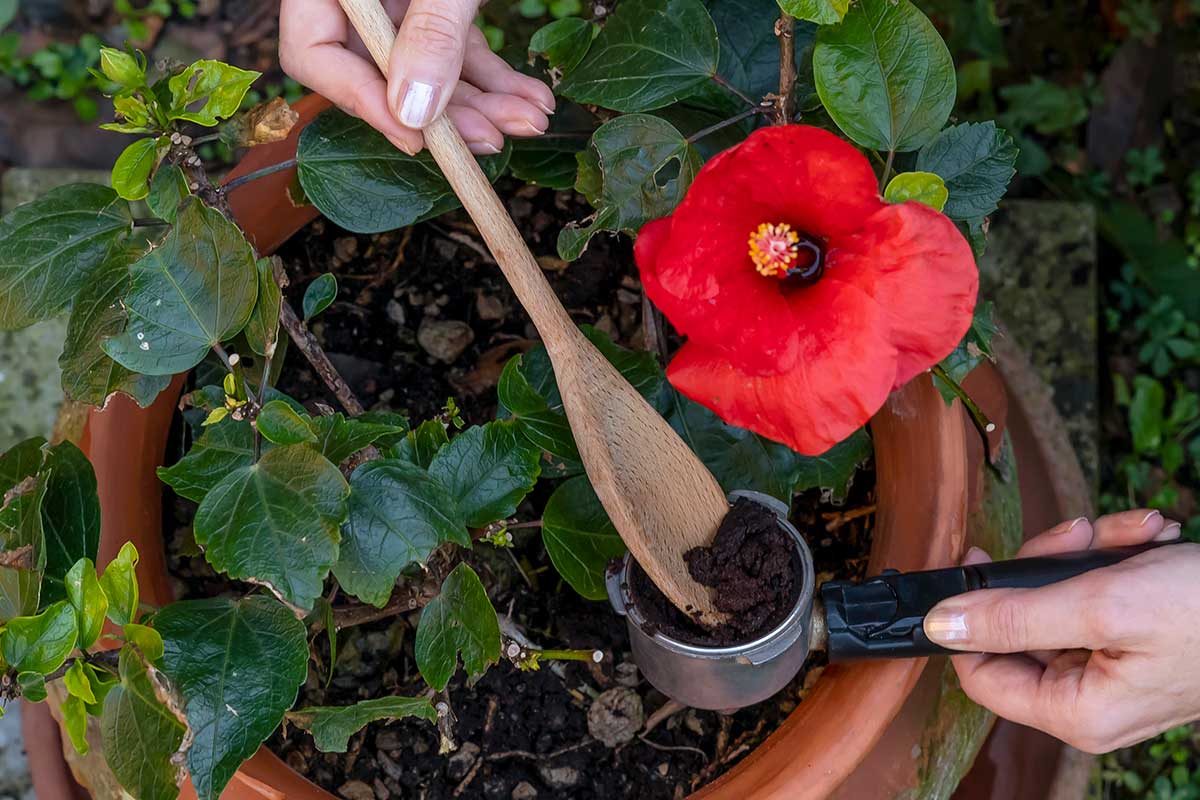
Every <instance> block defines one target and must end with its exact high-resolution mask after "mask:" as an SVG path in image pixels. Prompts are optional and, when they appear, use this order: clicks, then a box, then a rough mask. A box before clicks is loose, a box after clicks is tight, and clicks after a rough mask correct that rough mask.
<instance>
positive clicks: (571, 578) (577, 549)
mask: <svg viewBox="0 0 1200 800" xmlns="http://www.w3.org/2000/svg"><path fill="white" fill-rule="evenodd" d="M542 542H543V543H544V544H545V545H546V553H547V554H549V556H550V561H551V562H553V564H554V568H555V569H556V570H558V574H559V575H562V576H563V579H564V580H566V582H567V583H569V584H571V588H573V589H574V590H575V591H577V592H579V594H581V595H583V596H584V597H586V598H588V599H589V600H603V599H605V597H607V593H606V591H605V588H604V570H605V568H606V567H607V566H608V562H609V561H611V560H612V559H614V558H618V557H619V556H621V555H623V554H624V553H625V543H624V542H623V541H621V537H620V535H618V534H617V529H616V528H614V527H613V524H612V522H611V521H610V520H609V518H608V514H606V513H605V512H604V506H602V505H600V500H599V498H597V497H596V492H595V490H594V489H592V485H591V483H589V482H588V479H587V478H586V477H585V476H582V475H580V476H578V477H575V478H571V479H570V480H568V481H566V482H564V483H563V484H562V485H560V486H559V487H558V488H557V489H555V490H554V494H552V495H550V500H549V501H548V502H547V503H546V510H545V511H543V512H542Z"/></svg>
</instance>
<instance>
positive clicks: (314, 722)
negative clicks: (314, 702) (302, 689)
mask: <svg viewBox="0 0 1200 800" xmlns="http://www.w3.org/2000/svg"><path fill="white" fill-rule="evenodd" d="M405 717H419V718H421V719H423V720H425V721H426V722H436V721H437V712H436V711H434V710H433V704H432V703H430V702H429V700H428V699H427V698H424V697H379V698H376V699H374V700H361V701H359V702H357V703H355V704H354V705H352V706H310V707H309V708H301V709H299V710H298V711H293V712H292V713H290V714H288V719H289V720H291V721H292V722H294V723H295V724H296V725H297V726H299V727H301V728H304V729H306V730H308V731H311V732H312V737H313V743H314V744H316V746H317V749H318V750H320V751H321V752H322V753H344V752H346V748H347V747H348V746H349V744H350V737H351V736H353V735H354V734H355V733H357V732H358V731H360V730H362V729H363V728H365V727H366V726H367V725H368V724H370V723H372V722H377V721H379V720H381V719H404V718H405Z"/></svg>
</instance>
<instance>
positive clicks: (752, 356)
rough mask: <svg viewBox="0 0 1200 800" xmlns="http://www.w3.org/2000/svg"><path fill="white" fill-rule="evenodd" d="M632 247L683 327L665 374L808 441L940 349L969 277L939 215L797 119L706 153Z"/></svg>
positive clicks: (966, 253)
mask: <svg viewBox="0 0 1200 800" xmlns="http://www.w3.org/2000/svg"><path fill="white" fill-rule="evenodd" d="M634 253H635V256H636V258H637V263H638V268H639V270H640V271H641V275H642V283H643V285H644V286H645V289H646V293H647V294H648V295H649V296H650V299H651V300H653V301H654V302H655V304H657V305H658V307H659V308H660V309H662V311H663V313H664V314H666V316H667V318H668V319H670V320H671V322H672V323H673V324H674V325H675V327H676V328H677V329H678V330H679V332H680V333H682V334H684V335H685V336H687V343H686V344H684V346H683V348H682V349H681V350H680V351H679V353H678V355H676V356H675V358H674V359H673V360H672V361H671V364H670V366H669V367H668V369H667V376H668V378H669V379H670V381H671V383H672V384H673V385H674V386H675V388H677V389H678V390H679V391H680V392H682V393H683V394H685V395H687V396H688V397H690V398H692V399H693V400H695V401H696V402H698V403H701V404H702V405H705V406H707V407H708V408H710V409H712V410H713V411H714V412H716V413H717V414H719V415H720V416H721V417H722V418H723V419H724V420H726V421H727V422H729V423H731V424H733V425H737V426H739V427H742V428H747V429H749V430H752V431H755V432H756V433H760V434H762V435H763V436H766V437H767V438H769V439H774V440H776V441H779V442H784V443H785V444H787V445H789V446H791V447H792V448H794V449H795V450H797V451H799V452H801V453H805V454H808V455H816V454H819V453H823V452H825V451H826V450H828V449H829V448H830V447H832V446H833V445H834V444H836V443H838V442H840V441H842V440H843V439H844V438H846V437H847V436H849V435H850V434H851V433H853V432H854V431H855V430H856V429H857V428H859V427H861V426H862V425H863V424H864V423H865V422H866V421H867V420H868V419H870V417H871V415H872V414H874V413H875V412H876V411H877V410H879V408H880V406H882V405H883V403H884V401H885V400H886V399H887V396H888V394H889V393H890V392H891V391H892V390H893V389H895V388H898V387H900V386H902V385H904V384H905V383H906V382H907V381H908V380H909V379H910V378H912V377H913V376H915V375H918V374H920V373H921V372H923V371H925V370H927V369H928V368H929V367H931V366H933V365H934V364H936V363H937V362H938V361H940V360H941V359H943V358H945V357H946V356H947V355H948V354H949V353H950V352H951V351H952V350H953V349H954V347H955V346H956V345H957V344H958V342H959V341H960V340H961V339H962V337H963V335H964V334H965V333H966V332H967V329H968V328H969V327H970V324H971V315H972V312H973V310H974V307H975V294H976V290H977V289H978V285H979V274H978V270H977V269H976V267H975V260H974V258H973V257H972V254H971V248H970V246H969V245H968V244H967V242H966V240H965V239H963V237H962V235H961V234H960V233H959V232H958V230H957V229H956V228H955V227H954V224H953V223H952V222H951V221H950V220H949V219H947V218H946V217H945V216H943V215H942V214H940V213H938V212H937V211H935V210H933V209H932V208H929V207H928V206H925V205H922V204H920V203H916V202H911V201H910V202H907V203H901V204H898V205H893V204H889V203H885V202H884V201H883V200H882V199H881V198H880V196H879V190H878V184H877V182H876V178H875V175H874V173H873V172H872V170H871V165H870V164H869V163H868V162H867V159H866V158H865V157H864V156H863V155H862V154H861V153H859V152H858V151H857V150H855V149H854V147H853V146H851V145H850V144H848V143H847V142H845V141H843V140H841V139H839V138H838V137H836V136H834V135H833V134H831V133H829V132H827V131H823V130H821V129H819V128H813V127H809V126H807V125H788V126H780V127H771V128H763V129H760V130H758V131H755V132H754V133H753V134H751V135H750V136H749V137H748V138H747V139H746V140H745V141H744V142H742V143H741V144H739V145H737V146H735V147H732V148H730V149H729V150H726V151H725V152H723V153H721V154H720V155H718V156H717V157H715V158H713V159H712V160H711V161H709V162H708V163H707V164H706V165H705V166H704V168H703V169H701V170H700V172H699V174H698V175H697V176H696V179H695V181H694V182H693V183H692V185H691V188H690V189H689V190H688V193H687V196H686V197H685V198H684V200H683V202H682V203H680V204H679V207H678V208H677V209H676V210H675V213H674V214H672V215H671V216H669V217H665V218H663V219H659V220H655V221H653V222H650V223H647V224H646V225H645V226H644V227H643V228H642V230H641V232H640V233H639V234H638V239H637V245H636V248H635V251H634Z"/></svg>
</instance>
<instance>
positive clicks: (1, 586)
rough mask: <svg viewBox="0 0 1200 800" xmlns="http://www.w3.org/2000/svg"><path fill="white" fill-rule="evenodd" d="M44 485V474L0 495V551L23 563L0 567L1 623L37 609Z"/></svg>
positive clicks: (42, 555)
mask: <svg viewBox="0 0 1200 800" xmlns="http://www.w3.org/2000/svg"><path fill="white" fill-rule="evenodd" d="M46 484H47V476H46V475H39V476H31V477H29V478H25V479H24V480H22V481H21V482H20V483H18V484H17V485H16V486H14V487H12V488H10V489H8V490H7V491H6V492H5V493H4V495H3V496H0V500H2V502H0V542H2V543H3V545H2V548H0V549H3V550H6V551H8V552H10V553H13V554H14V555H21V558H20V559H19V561H20V562H23V563H16V564H14V565H13V566H10V567H0V622H3V621H4V620H7V619H11V618H13V617H24V616H28V615H30V614H33V613H34V612H36V611H37V610H38V607H39V606H40V599H41V590H42V570H43V569H44V567H45V564H46V553H45V533H44V531H43V527H42V526H43V517H42V505H43V503H44V501H45V498H46Z"/></svg>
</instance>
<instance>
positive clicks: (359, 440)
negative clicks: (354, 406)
mask: <svg viewBox="0 0 1200 800" xmlns="http://www.w3.org/2000/svg"><path fill="white" fill-rule="evenodd" d="M312 428H313V430H314V431H315V432H316V434H317V448H318V449H319V450H320V451H321V454H322V455H324V456H325V457H326V458H328V459H329V460H330V461H332V462H333V463H335V464H340V463H342V462H343V461H345V460H346V459H347V458H349V457H350V456H352V455H354V454H355V453H357V452H358V451H359V450H362V449H363V448H364V447H368V446H370V445H372V444H376V443H378V444H380V445H381V446H383V447H387V446H388V444H390V443H392V442H393V441H394V440H397V439H398V438H399V437H401V436H403V435H404V434H405V433H407V432H408V422H407V420H405V418H404V417H403V416H402V415H400V414H390V413H385V412H370V411H369V412H367V413H365V414H360V415H359V416H357V417H352V418H350V419H347V418H346V417H344V416H342V414H341V413H336V414H329V415H326V416H323V417H317V418H316V419H314V420H312Z"/></svg>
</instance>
